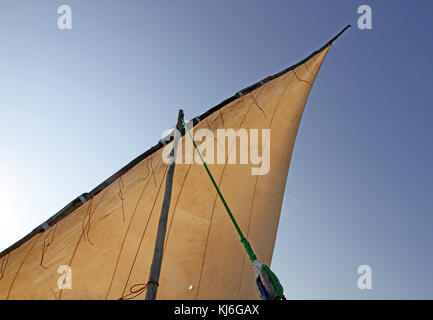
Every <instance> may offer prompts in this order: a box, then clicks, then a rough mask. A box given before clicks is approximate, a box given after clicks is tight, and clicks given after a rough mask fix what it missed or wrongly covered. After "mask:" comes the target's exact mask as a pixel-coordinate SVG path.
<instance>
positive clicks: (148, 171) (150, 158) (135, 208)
mask: <svg viewBox="0 0 433 320" xmlns="http://www.w3.org/2000/svg"><path fill="white" fill-rule="evenodd" d="M151 161H152V157H149V158H148V160H147V164H146V168H147V174H146V177H144V182H145V184H144V186H143V190H142V191H141V194H140V196H139V197H138V200H137V202H136V204H135V207H134V211H133V212H132V216H131V220H129V224H128V227H127V229H126V232H125V235H124V236H123V241H122V245H121V246H120V250H119V254H118V255H117V260H116V265H115V267H114V271H113V276H112V277H111V281H110V285H109V287H108V292H107V295H106V297H105V299H108V296H109V295H110V291H111V287H112V285H113V281H114V277H115V275H116V272H117V267H118V266H119V261H120V257H121V255H122V252H123V247H124V245H125V241H126V238H127V237H128V233H129V229H130V227H131V224H132V221H133V220H134V217H135V213H136V212H137V208H138V205H139V204H140V201H141V198H142V197H143V194H144V191H145V190H146V188H147V186H148V185H149V183H150V177H149V175H150V169H149V162H151ZM148 178H149V179H148ZM146 179H147V181H146Z"/></svg>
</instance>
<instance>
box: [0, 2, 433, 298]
mask: <svg viewBox="0 0 433 320" xmlns="http://www.w3.org/2000/svg"><path fill="white" fill-rule="evenodd" d="M62 4H67V5H70V6H71V8H72V30H59V29H58V28H57V18H58V17H59V15H58V14H57V8H58V6H60V5H62ZM362 4H368V5H370V6H371V8H372V13H373V29H372V30H359V29H358V28H357V19H358V17H359V15H358V14H357V8H358V7H359V6H360V5H362ZM432 16H433V2H432V1H430V0H417V1H377V0H376V1H374V0H370V1H368V0H367V1H349V0H346V1H342V0H326V1H319V0H317V1H311V0H296V1H294V0H292V1H288V0H287V1H269V0H268V1H264V0H263V1H246V0H242V1H240V0H238V1H210V0H208V1H198V0H197V1H78V0H62V1H39V2H35V1H30V0H29V1H22V0H13V1H12V0H10V1H1V2H0V40H1V50H0V147H1V148H0V224H1V231H0V251H1V250H3V249H4V248H6V247H8V246H9V245H11V244H12V243H14V242H15V241H17V240H19V239H20V238H21V237H23V236H24V235H26V234H27V233H28V232H29V231H31V230H32V229H33V228H35V227H36V226H37V225H39V224H40V223H42V222H43V221H44V220H45V219H47V218H49V217H50V216H51V215H53V214H54V213H56V212H57V211H58V210H60V209H61V208H63V207H64V206H65V205H66V204H67V203H68V202H70V201H71V200H72V199H74V198H75V197H76V196H78V195H80V194H81V193H83V192H87V191H90V190H91V189H92V188H94V187H95V186H96V185H98V184H99V183H100V182H102V181H103V180H105V179H106V178H108V177H109V176H110V175H111V174H113V173H114V172H116V171H117V170H118V169H120V168H121V167H123V166H124V165H125V164H127V163H128V162H129V161H130V160H132V159H133V158H135V157H136V156H138V155H139V154H141V153H143V152H144V151H145V150H147V149H148V148H149V147H150V146H152V145H154V144H156V143H157V141H158V140H159V139H160V137H161V134H162V131H163V130H164V129H166V128H168V127H171V126H173V125H174V123H175V121H176V117H177V110H178V109H179V107H182V108H183V109H184V110H185V113H186V117H187V118H191V117H193V116H196V115H199V114H201V113H203V112H204V111H206V110H208V109H209V108H211V107H212V106H214V105H216V104H218V103H219V102H221V101H222V100H224V99H225V98H227V97H229V96H231V95H233V94H234V93H235V92H237V91H238V90H239V89H242V88H244V87H246V86H248V85H250V84H252V83H254V82H256V81H258V80H260V79H262V78H264V77H266V76H267V75H269V74H273V73H275V72H278V71H280V70H282V69H284V68H285V67H287V66H290V65H292V64H294V63H296V62H298V61H299V60H301V59H303V58H304V57H306V56H307V55H308V54H309V53H311V52H312V51H314V50H316V49H318V48H319V47H321V46H322V45H323V44H324V43H325V42H326V41H327V40H329V39H330V38H331V37H332V36H334V35H335V34H336V33H337V32H338V31H339V30H340V29H341V28H342V27H343V26H345V25H346V24H348V23H350V24H352V25H353V27H352V28H351V29H350V30H349V31H348V32H347V33H346V34H345V35H344V36H343V37H342V38H341V39H339V40H338V41H337V42H336V43H335V50H333V49H331V50H330V51H329V54H328V56H327V58H326V59H325V62H324V64H323V66H322V69H321V71H320V73H319V77H318V78H317V80H316V83H315V85H314V87H313V90H312V92H311V95H310V98H309V100H308V102H307V107H306V110H305V113H304V117H303V120H302V123H301V127H300V129H299V134H298V138H297V141H296V145H295V148H294V152H293V158H292V163H291V168H290V172H289V177H288V181H287V186H286V192H285V198H284V202H283V208H282V213H281V222H280V227H279V230H278V235H277V242H276V246H275V251H274V257H273V262H272V267H273V269H274V270H275V272H276V273H277V274H278V276H279V277H280V280H281V282H282V284H283V285H284V287H285V291H286V296H287V298H288V299H302V298H306V299H314V298H316V299H327V298H336V299H350V298H353V299H364V298H371V299H393V298H407V299H412V298H421V299H425V298H430V299H432V298H433V273H432V270H433V250H432V244H433V169H432V166H433V148H432V140H433V125H432V123H433V108H432V107H433V106H432V101H433V90H432V83H433V64H432V49H433V45H432V43H433V42H432V31H433V19H432ZM364 264H367V265H370V266H371V268H372V271H373V278H372V280H373V288H372V290H359V289H358V287H357V279H358V276H359V275H358V274H357V272H356V271H357V268H358V266H360V265H364Z"/></svg>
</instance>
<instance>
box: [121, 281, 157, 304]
mask: <svg viewBox="0 0 433 320" xmlns="http://www.w3.org/2000/svg"><path fill="white" fill-rule="evenodd" d="M149 284H155V285H157V286H158V287H159V283H158V282H156V281H148V282H147V283H137V284H134V285H133V286H132V287H131V288H129V291H130V293H128V294H127V295H125V296H123V297H122V298H120V299H119V300H132V299H135V298H136V297H138V296H139V295H141V294H142V293H143V292H144V291H146V289H147V287H148V286H149ZM136 287H140V288H138V289H134V288H136Z"/></svg>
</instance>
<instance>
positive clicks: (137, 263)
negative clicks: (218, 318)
mask: <svg viewBox="0 0 433 320" xmlns="http://www.w3.org/2000/svg"><path fill="white" fill-rule="evenodd" d="M328 48H329V47H327V48H325V49H324V50H322V51H320V52H319V53H317V54H316V55H315V56H313V57H312V58H311V59H309V60H307V61H306V62H305V63H303V64H301V65H299V66H297V67H296V68H295V69H293V70H291V71H289V72H287V73H285V74H283V75H281V76H279V77H277V78H275V79H273V80H271V81H268V82H266V83H265V84H264V85H263V86H261V87H259V88H257V89H256V90H253V91H251V92H250V93H248V94H246V95H244V96H242V97H240V98H238V99H236V100H234V101H232V102H231V103H229V104H227V105H226V106H224V107H222V108H221V109H219V110H217V111H215V112H214V113H212V114H211V115H210V116H208V117H207V118H205V119H204V120H203V121H201V122H200V123H198V125H196V126H195V128H194V130H197V129H199V128H209V129H211V130H212V131H213V132H214V134H215V137H216V136H217V135H216V130H217V129H220V128H226V129H229V128H231V129H234V130H237V129H240V128H245V129H247V130H249V129H270V170H269V172H268V174H266V175H252V174H251V168H252V166H253V165H251V164H210V165H209V168H210V170H211V172H212V174H213V176H214V178H215V180H216V182H217V184H218V185H219V187H220V189H221V191H222V193H223V195H224V197H225V198H226V200H227V203H228V204H229V206H230V208H231V210H232V212H233V214H234V216H235V218H236V219H237V221H238V223H239V226H240V228H241V229H242V231H243V232H244V234H245V236H246V237H247V239H248V240H249V241H250V243H251V245H252V247H253V248H254V251H255V253H256V255H257V257H258V258H259V259H260V261H262V262H263V263H266V264H268V265H269V264H270V263H271V257H272V253H273V248H274V243H275V238H276V232H277V228H278V222H279V216H280V211H281V205H282V200H283V194H284V188H285V184H286V178H287V173H288V169H289V164H290V159H291V155H292V150H293V146H294V143H295V138H296V134H297V131H298V127H299V123H300V120H301V116H302V113H303V110H304V106H305V103H306V101H307V97H308V94H309V92H310V89H311V86H312V84H313V82H314V79H315V76H316V74H317V72H318V70H319V68H320V66H321V64H322V61H323V59H324V57H325V56H326V53H327V51H328ZM259 132H260V131H259ZM185 139H189V137H187V136H185V137H183V138H182V142H183V143H185ZM256 143H257V144H258V147H259V149H258V150H262V149H261V147H262V146H261V143H262V139H260V138H259V139H258V141H257V142H256ZM235 151H236V149H235V148H234V147H233V145H231V146H227V148H226V154H228V153H229V152H235ZM254 166H255V165H254ZM167 168H168V166H167V165H166V164H165V163H164V162H163V161H162V149H160V150H158V151H157V152H155V153H153V154H151V155H150V156H148V157H147V158H146V159H144V160H143V161H141V162H140V163H138V164H137V165H135V166H134V167H133V168H132V169H130V170H129V171H128V172H126V173H125V174H124V175H123V176H121V177H120V178H118V179H117V180H116V181H114V182H113V183H112V184H111V185H109V186H108V187H106V188H105V189H104V190H102V191H101V192H100V193H98V194H97V195H96V196H94V197H93V198H92V199H91V200H89V201H87V202H85V203H84V204H82V205H81V206H80V207H78V208H77V209H75V210H74V211H73V212H71V213H70V214H68V215H67V216H66V217H64V218H63V219H61V220H60V221H58V222H57V223H56V224H55V225H54V226H52V227H51V228H50V229H48V230H46V231H45V232H43V233H40V234H37V235H36V236H34V237H32V238H31V239H30V240H29V241H27V242H26V243H24V244H23V245H22V246H20V247H19V248H17V249H15V250H13V251H12V252H10V253H9V254H7V255H6V256H3V257H2V258H1V259H0V264H2V263H3V264H2V266H3V267H2V270H1V271H2V274H0V277H1V278H0V299H120V298H121V297H124V296H126V295H128V294H129V293H130V292H131V291H135V290H137V289H140V288H141V287H142V284H145V283H146V282H147V278H148V275H149V270H150V264H151V259H152V256H153V249H154V241H155V237H156V231H157V227H158V219H159V214H160V211H161V205H162V200H163V195H164V185H165V175H166V172H167ZM2 261H3V262H2ZM4 265H6V266H5V267H4ZM60 266H69V267H70V268H71V280H72V281H71V284H72V288H70V289H68V288H64V289H60V288H59V285H58V281H59V278H60V277H61V276H62V274H61V273H59V272H58V271H59V267H60ZM159 284H160V286H159V289H158V299H258V295H257V292H256V287H255V275H254V272H253V269H252V266H251V263H250V261H249V259H248V257H247V256H246V254H245V251H244V248H243V246H242V244H241V243H240V240H239V237H238V235H237V233H236V231H235V229H234V227H233V225H232V223H231V221H230V219H229V217H228V215H227V213H226V211H225V209H224V207H223V205H222V204H221V202H220V200H219V198H218V197H217V194H216V191H215V189H214V187H213V186H212V184H211V181H210V180H209V177H208V176H207V175H206V173H205V170H204V168H203V166H202V165H200V164H195V163H194V164H177V165H176V169H175V175H174V181H173V192H172V200H171V206H170V211H169V220H168V229H167V236H166V242H165V251H164V257H163V262H162V269H161V278H160V281H159ZM129 297H133V296H131V295H130V296H129ZM144 297H145V294H144V293H143V294H140V295H138V296H136V297H135V298H134V299H144Z"/></svg>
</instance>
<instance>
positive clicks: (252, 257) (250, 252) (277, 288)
mask: <svg viewBox="0 0 433 320" xmlns="http://www.w3.org/2000/svg"><path fill="white" fill-rule="evenodd" d="M181 120H182V123H183V127H184V128H185V129H186V132H187V133H188V135H189V137H190V138H191V141H192V143H193V145H194V148H195V150H196V151H197V153H198V155H199V157H200V159H201V162H202V163H203V166H204V168H205V169H206V172H207V174H208V176H209V178H210V180H211V181H212V184H213V186H214V187H215V190H216V191H217V193H218V196H219V198H220V199H221V202H222V203H223V205H224V208H225V209H226V211H227V213H228V215H229V217H230V220H231V221H232V223H233V225H234V227H235V229H236V231H237V233H238V235H239V237H240V239H241V243H242V245H243V246H244V248H245V251H246V253H247V254H248V256H249V257H250V260H251V262H254V261H256V260H257V256H256V255H255V253H254V251H253V248H252V247H251V244H250V243H249V242H248V240H247V238H245V236H244V234H243V233H242V231H241V228H240V227H239V225H238V223H237V222H236V219H235V217H234V216H233V214H232V212H231V210H230V208H229V206H228V204H227V202H226V200H225V199H224V197H223V195H222V193H221V191H220V189H219V188H218V185H217V184H216V182H215V179H214V178H213V176H212V174H211V172H210V170H209V168H208V166H207V164H206V162H205V161H204V159H203V156H202V155H201V152H200V151H199V150H198V147H197V144H196V143H195V141H194V138H193V137H192V135H191V133H190V132H189V129H188V127H187V126H186V124H185V121H184V120H183V118H181ZM257 261H258V260H257ZM262 267H263V269H264V270H265V271H266V273H267V274H268V275H269V278H270V279H271V282H272V285H273V286H274V288H275V292H276V293H277V299H278V300H280V299H281V298H282V296H283V295H282V290H281V286H280V285H279V282H278V279H277V277H276V276H275V274H274V273H273V272H272V271H271V269H270V268H269V267H268V266H267V265H266V264H262Z"/></svg>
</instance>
